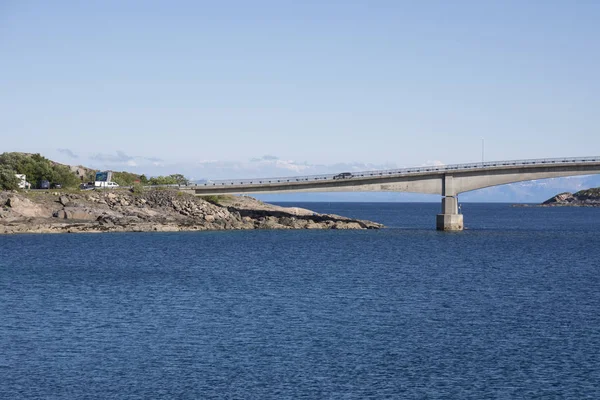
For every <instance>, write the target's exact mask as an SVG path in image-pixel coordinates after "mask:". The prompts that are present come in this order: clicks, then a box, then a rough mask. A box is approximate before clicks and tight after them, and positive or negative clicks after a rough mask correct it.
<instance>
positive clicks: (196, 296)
mask: <svg viewBox="0 0 600 400" xmlns="http://www.w3.org/2000/svg"><path fill="white" fill-rule="evenodd" d="M297 205H298V206H301V207H302V206H306V207H309V208H312V209H314V210H316V211H321V212H332V213H338V214H341V215H347V216H353V217H357V218H365V219H371V220H375V221H378V222H382V223H384V224H386V225H387V226H388V227H389V228H387V229H384V230H381V231H252V232H198V233H155V234H143V233H126V234H78V235H68V234H64V235H21V236H0V398H2V399H36V398H40V399H87V398H89V399H92V398H98V399H107V398H123V399H125V398H126V399H151V398H178V399H204V398H226V399H298V398H307V399H319V398H327V399H340V398H352V399H367V398H373V399H382V398H431V399H434V398H450V399H465V398H472V399H484V398H511V399H512V398H524V399H531V398H544V399H546V398H548V399H552V398H557V399H559V398H560V399H567V398H568V399H584V398H589V399H597V398H600V277H599V272H600V261H599V260H600V236H599V227H600V209H584V208H558V209H548V208H512V207H510V206H509V205H503V204H465V205H463V212H464V213H465V225H466V226H467V227H468V228H469V229H468V230H466V231H464V232H460V233H443V232H436V231H435V230H434V222H435V213H437V212H438V209H439V205H438V204H368V203H362V204H361V203H355V204H340V203H337V204H336V203H331V204H328V203H315V204H297Z"/></svg>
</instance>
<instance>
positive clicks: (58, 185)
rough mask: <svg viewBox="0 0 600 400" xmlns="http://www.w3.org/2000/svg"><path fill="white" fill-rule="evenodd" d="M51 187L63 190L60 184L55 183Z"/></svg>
mask: <svg viewBox="0 0 600 400" xmlns="http://www.w3.org/2000/svg"><path fill="white" fill-rule="evenodd" d="M50 187H52V188H53V189H62V184H60V183H53V184H51V185H50Z"/></svg>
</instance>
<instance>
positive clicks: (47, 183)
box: [40, 179, 50, 189]
mask: <svg viewBox="0 0 600 400" xmlns="http://www.w3.org/2000/svg"><path fill="white" fill-rule="evenodd" d="M40 189H50V181H47V180H45V179H44V180H41V181H40Z"/></svg>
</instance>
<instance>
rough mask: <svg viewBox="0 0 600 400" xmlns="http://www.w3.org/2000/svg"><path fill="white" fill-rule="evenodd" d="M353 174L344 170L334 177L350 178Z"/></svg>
mask: <svg viewBox="0 0 600 400" xmlns="http://www.w3.org/2000/svg"><path fill="white" fill-rule="evenodd" d="M352 177H353V175H352V173H351V172H342V173H341V174H337V175H335V176H334V177H333V179H350V178H352Z"/></svg>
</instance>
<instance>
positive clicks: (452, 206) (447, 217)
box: [436, 196, 463, 231]
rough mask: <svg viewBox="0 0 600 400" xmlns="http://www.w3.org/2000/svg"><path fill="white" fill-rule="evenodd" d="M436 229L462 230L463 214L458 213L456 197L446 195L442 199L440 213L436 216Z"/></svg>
mask: <svg viewBox="0 0 600 400" xmlns="http://www.w3.org/2000/svg"><path fill="white" fill-rule="evenodd" d="M436 229H437V230H438V231H462V230H463V215H462V214H459V213H458V199H457V198H456V197H455V196H446V197H444V198H443V199H442V213H441V214H438V215H437V216H436Z"/></svg>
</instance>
